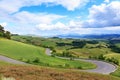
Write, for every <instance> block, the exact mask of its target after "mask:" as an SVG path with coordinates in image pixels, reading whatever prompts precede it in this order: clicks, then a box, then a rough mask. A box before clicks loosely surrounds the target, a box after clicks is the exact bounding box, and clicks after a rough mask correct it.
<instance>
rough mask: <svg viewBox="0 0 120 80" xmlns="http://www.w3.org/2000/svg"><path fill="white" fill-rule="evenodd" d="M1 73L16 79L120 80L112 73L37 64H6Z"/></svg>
mask: <svg viewBox="0 0 120 80" xmlns="http://www.w3.org/2000/svg"><path fill="white" fill-rule="evenodd" d="M0 73H1V74H2V75H3V76H4V77H6V78H7V79H9V78H13V79H15V80H120V78H117V77H114V76H110V75H101V74H94V73H87V72H80V71H73V70H61V69H59V70H58V69H52V68H45V67H37V66H4V67H0Z"/></svg>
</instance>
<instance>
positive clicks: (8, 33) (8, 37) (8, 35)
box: [4, 31, 11, 39]
mask: <svg viewBox="0 0 120 80" xmlns="http://www.w3.org/2000/svg"><path fill="white" fill-rule="evenodd" d="M4 36H5V37H6V38H7V39H11V34H10V32H9V31H6V32H5V34H4Z"/></svg>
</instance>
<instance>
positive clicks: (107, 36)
mask: <svg viewBox="0 0 120 80" xmlns="http://www.w3.org/2000/svg"><path fill="white" fill-rule="evenodd" d="M57 37H59V38H87V39H113V38H120V34H99V35H97V34H96V35H94V34H90V35H79V34H68V35H58V36H57Z"/></svg>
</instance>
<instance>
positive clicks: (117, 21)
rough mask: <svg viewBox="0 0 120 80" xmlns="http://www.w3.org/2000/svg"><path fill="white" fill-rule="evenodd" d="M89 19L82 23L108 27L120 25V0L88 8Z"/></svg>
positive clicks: (89, 25)
mask: <svg viewBox="0 0 120 80" xmlns="http://www.w3.org/2000/svg"><path fill="white" fill-rule="evenodd" d="M89 13H90V14H89V20H87V21H86V22H85V23H84V26H87V27H108V26H119V25H120V2H119V1H113V2H111V3H110V4H101V5H98V6H96V5H93V6H92V7H91V8H90V9H89Z"/></svg>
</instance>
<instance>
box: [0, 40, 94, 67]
mask: <svg viewBox="0 0 120 80" xmlns="http://www.w3.org/2000/svg"><path fill="white" fill-rule="evenodd" d="M0 54H1V55H5V56H8V57H10V58H14V59H17V60H22V61H24V62H27V61H28V60H29V62H30V63H32V64H37V65H43V66H51V67H63V68H82V69H89V68H95V67H96V66H95V65H93V64H91V63H87V62H82V61H74V60H73V61H71V60H65V59H59V58H55V57H50V56H47V55H46V54H45V49H44V48H42V47H36V46H32V45H28V44H24V43H20V42H16V41H12V40H7V39H0ZM36 58H38V59H39V62H38V63H33V60H35V59H36Z"/></svg>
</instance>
